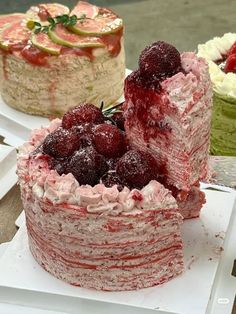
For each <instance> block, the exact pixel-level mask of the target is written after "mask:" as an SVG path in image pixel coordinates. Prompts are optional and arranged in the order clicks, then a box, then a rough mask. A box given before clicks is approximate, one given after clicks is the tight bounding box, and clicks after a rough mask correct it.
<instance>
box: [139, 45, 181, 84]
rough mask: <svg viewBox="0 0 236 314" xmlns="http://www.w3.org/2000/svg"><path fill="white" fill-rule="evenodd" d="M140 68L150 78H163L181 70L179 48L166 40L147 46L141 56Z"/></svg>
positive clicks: (142, 73) (144, 75)
mask: <svg viewBox="0 0 236 314" xmlns="http://www.w3.org/2000/svg"><path fill="white" fill-rule="evenodd" d="M139 69H140V73H141V75H142V76H143V77H145V78H147V79H148V80H151V81H152V80H163V79H165V78H167V77H171V76H173V75H174V74H176V73H178V72H179V71H181V58H180V53H179V52H178V50H177V49H176V48H175V47H174V46H172V45H170V44H167V43H165V42H164V41H157V42H155V43H153V44H152V45H150V46H148V47H146V48H145V49H144V50H143V51H142V53H141V55H140V57H139Z"/></svg>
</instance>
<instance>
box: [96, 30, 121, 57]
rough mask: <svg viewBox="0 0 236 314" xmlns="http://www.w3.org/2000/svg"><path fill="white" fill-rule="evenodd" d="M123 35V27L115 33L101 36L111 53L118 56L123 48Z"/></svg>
mask: <svg viewBox="0 0 236 314" xmlns="http://www.w3.org/2000/svg"><path fill="white" fill-rule="evenodd" d="M122 36H123V28H122V29H120V30H119V31H117V32H116V33H114V34H109V35H104V36H103V37H101V40H102V42H103V43H104V44H105V45H106V47H107V49H108V51H109V53H110V54H111V55H112V56H113V57H116V56H117V55H118V54H119V53H120V50H121V37H122Z"/></svg>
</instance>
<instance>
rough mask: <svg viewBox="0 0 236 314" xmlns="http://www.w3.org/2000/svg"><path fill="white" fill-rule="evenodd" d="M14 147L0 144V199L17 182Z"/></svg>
mask: <svg viewBox="0 0 236 314" xmlns="http://www.w3.org/2000/svg"><path fill="white" fill-rule="evenodd" d="M17 179H18V178H17V175H16V149H15V148H13V147H10V146H7V145H2V144H0V200H1V199H2V198H3V196H4V195H5V194H6V193H7V192H8V191H9V190H10V189H11V188H12V187H13V185H15V184H16V182H17Z"/></svg>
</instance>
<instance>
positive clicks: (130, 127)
mask: <svg viewBox="0 0 236 314" xmlns="http://www.w3.org/2000/svg"><path fill="white" fill-rule="evenodd" d="M181 62H182V67H183V70H184V73H183V72H179V73H177V74H176V75H174V76H172V77H171V78H168V79H166V80H164V81H163V82H162V83H161V88H160V91H158V90H155V89H153V88H148V87H145V86H143V85H142V83H140V80H139V78H138V72H133V73H132V74H131V75H130V76H129V77H128V78H127V79H126V82H125V99H126V101H125V117H126V123H125V127H126V131H127V136H128V138H129V141H130V143H131V146H132V147H136V148H139V149H142V150H144V149H145V150H148V151H150V152H151V153H152V154H153V156H154V157H155V158H156V159H157V162H158V164H159V173H160V174H161V175H162V176H164V177H165V183H166V184H168V185H172V186H174V187H176V188H177V189H179V190H186V191H188V190H190V189H191V186H192V185H195V184H197V183H198V182H199V180H202V179H204V178H206V176H207V173H208V148H209V136H210V119H211V108H212V88H211V82H210V79H209V73H208V66H207V64H206V63H205V62H204V60H203V59H201V58H197V57H196V55H195V54H194V53H183V54H182V56H181Z"/></svg>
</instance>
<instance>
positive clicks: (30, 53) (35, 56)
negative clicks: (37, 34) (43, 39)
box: [21, 45, 50, 66]
mask: <svg viewBox="0 0 236 314" xmlns="http://www.w3.org/2000/svg"><path fill="white" fill-rule="evenodd" d="M21 55H22V57H23V58H24V59H25V60H27V61H28V62H30V63H31V64H34V65H38V66H46V65H48V63H47V57H49V56H50V54H48V53H46V52H44V51H42V50H39V49H38V48H36V47H33V46H30V45H27V46H25V47H24V49H23V50H22V51H21Z"/></svg>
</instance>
